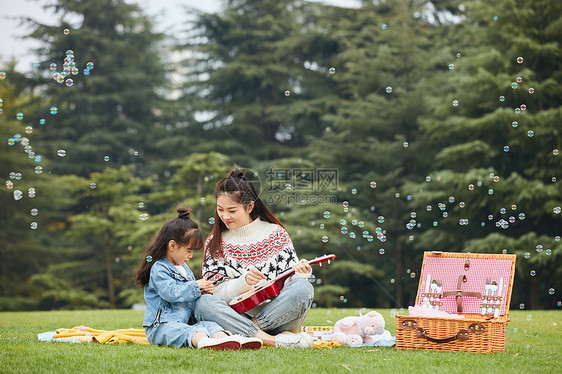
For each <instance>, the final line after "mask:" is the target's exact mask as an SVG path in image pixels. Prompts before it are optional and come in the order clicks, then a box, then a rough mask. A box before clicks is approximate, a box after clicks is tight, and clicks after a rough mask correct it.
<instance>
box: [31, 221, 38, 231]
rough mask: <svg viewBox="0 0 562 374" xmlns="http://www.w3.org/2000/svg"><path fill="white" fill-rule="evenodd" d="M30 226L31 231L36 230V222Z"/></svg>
mask: <svg viewBox="0 0 562 374" xmlns="http://www.w3.org/2000/svg"><path fill="white" fill-rule="evenodd" d="M30 226H31V229H32V230H35V229H37V222H31V225H30Z"/></svg>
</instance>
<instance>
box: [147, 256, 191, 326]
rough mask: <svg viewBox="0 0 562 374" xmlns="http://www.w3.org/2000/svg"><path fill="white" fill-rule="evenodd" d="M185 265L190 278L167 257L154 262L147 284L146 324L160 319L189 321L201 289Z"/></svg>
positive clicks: (161, 320)
mask: <svg viewBox="0 0 562 374" xmlns="http://www.w3.org/2000/svg"><path fill="white" fill-rule="evenodd" d="M182 266H183V267H184V269H185V270H186V271H187V279H186V278H185V277H184V276H183V275H182V274H181V273H180V272H179V271H178V269H176V267H175V266H174V265H173V264H172V263H171V262H170V261H169V260H168V259H165V258H163V259H161V260H158V261H156V262H155V263H154V265H152V268H151V269H150V280H149V281H148V284H147V285H146V286H145V287H144V300H145V302H146V311H145V312H144V321H143V324H142V325H143V327H146V326H152V325H154V324H155V323H156V324H157V323H160V322H171V321H175V322H182V323H187V322H188V320H189V317H191V314H192V313H193V310H194V308H195V301H196V300H197V299H198V298H199V297H200V296H201V291H200V290H199V286H198V285H197V283H196V281H195V276H194V275H193V272H192V271H191V269H190V268H189V267H188V266H187V265H186V264H183V265H182Z"/></svg>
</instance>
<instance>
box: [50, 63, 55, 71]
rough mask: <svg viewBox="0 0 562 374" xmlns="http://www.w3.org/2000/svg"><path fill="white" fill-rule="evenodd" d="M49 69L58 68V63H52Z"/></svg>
mask: <svg viewBox="0 0 562 374" xmlns="http://www.w3.org/2000/svg"><path fill="white" fill-rule="evenodd" d="M49 69H51V70H52V71H55V70H57V64H55V63H54V62H53V63H52V64H51V65H49Z"/></svg>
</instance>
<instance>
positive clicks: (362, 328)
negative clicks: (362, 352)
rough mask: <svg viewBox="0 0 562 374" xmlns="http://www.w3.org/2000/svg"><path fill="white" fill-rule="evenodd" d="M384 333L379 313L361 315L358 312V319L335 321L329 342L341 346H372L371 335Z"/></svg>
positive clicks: (346, 318) (353, 317)
mask: <svg viewBox="0 0 562 374" xmlns="http://www.w3.org/2000/svg"><path fill="white" fill-rule="evenodd" d="M384 332H385V329H384V317H383V316H382V315H381V314H380V313H378V312H375V311H370V312H368V313H367V314H365V315H363V314H361V312H359V317H355V316H349V317H344V318H342V319H340V320H339V321H337V322H336V324H335V325H334V332H333V334H332V337H331V338H330V340H332V341H333V342H338V343H340V344H343V345H362V344H372V343H373V342H374V339H373V335H379V334H383V333H384Z"/></svg>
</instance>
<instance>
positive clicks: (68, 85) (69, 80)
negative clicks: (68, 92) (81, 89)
mask: <svg viewBox="0 0 562 374" xmlns="http://www.w3.org/2000/svg"><path fill="white" fill-rule="evenodd" d="M73 84H74V81H73V80H72V79H67V80H66V86H67V87H71V86H72V85H73Z"/></svg>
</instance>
